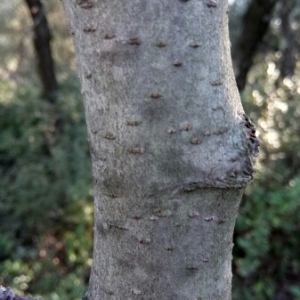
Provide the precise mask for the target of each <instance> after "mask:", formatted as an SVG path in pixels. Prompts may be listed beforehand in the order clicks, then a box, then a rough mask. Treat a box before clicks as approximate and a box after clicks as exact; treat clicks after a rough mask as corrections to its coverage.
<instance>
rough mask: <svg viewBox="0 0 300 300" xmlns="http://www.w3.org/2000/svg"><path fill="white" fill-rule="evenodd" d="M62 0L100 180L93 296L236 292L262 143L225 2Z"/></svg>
mask: <svg viewBox="0 0 300 300" xmlns="http://www.w3.org/2000/svg"><path fill="white" fill-rule="evenodd" d="M64 5H65V9H66V12H67V17H68V19H69V23H70V30H71V33H72V34H73V35H74V41H75V48H76V55H77V59H78V67H79V74H80V79H81V84H82V94H83V96H84V102H85V109H86V118H87V124H88V133H89V142H90V148H91V155H92V163H93V176H94V195H95V227H94V229H95V235H94V239H95V241H94V257H93V266H92V272H91V278H90V284H89V289H88V292H87V294H86V298H85V299H89V300H100V299H101V300H106V299H110V300H111V299H143V300H146V299H149V300H150V299H151V300H158V299H159V300H167V299H172V300H176V299H178V300H191V299H195V300H196V299H198V300H199V299H205V300H207V299H214V300H218V299H222V300H227V299H231V250H232V247H233V244H232V234H233V228H234V223H235V218H236V215H237V210H238V206H239V202H240V199H241V195H242V192H243V189H244V187H245V185H246V184H247V183H249V182H250V181H251V180H252V172H253V168H252V163H253V157H254V155H255V154H256V153H257V146H258V142H257V140H256V138H255V130H254V128H253V126H252V124H251V123H250V121H249V120H248V119H247V117H246V116H244V113H243V108H242V106H241V102H240V98H239V94H238V91H237V88H236V84H235V80H234V75H233V70H232V65H231V60H230V50H229V40H228V28H227V21H228V20H227V1H226V0H219V1H216V2H213V1H195V0H191V1H187V0H185V1H180V0H177V1H170V0H152V1H146V0H131V1H119V0H101V1H96V0H95V1H90V0H85V1H84V0H77V1H76V2H75V1H72V0H64Z"/></svg>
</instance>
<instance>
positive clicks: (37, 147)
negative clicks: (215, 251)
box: [0, 0, 300, 300]
mask: <svg viewBox="0 0 300 300" xmlns="http://www.w3.org/2000/svg"><path fill="white" fill-rule="evenodd" d="M45 4H46V9H47V17H48V21H49V25H50V26H51V30H52V33H53V37H54V39H53V41H52V46H53V53H54V59H55V61H56V69H57V76H58V81H59V83H60V92H59V95H58V101H57V103H56V104H55V105H50V104H49V103H47V102H46V101H44V100H43V99H41V98H40V96H39V94H40V83H39V80H38V76H37V74H36V72H35V70H34V69H33V67H32V66H33V65H34V64H35V58H34V53H33V48H32V41H31V38H32V32H31V20H30V16H29V14H28V12H27V10H26V7H25V5H24V3H23V1H22V0H5V1H4V3H3V4H1V11H0V42H1V46H3V47H2V48H1V55H0V65H1V68H0V78H1V80H0V90H1V93H0V178H1V180H0V206H1V209H0V232H1V238H0V284H3V285H9V286H10V287H11V288H13V289H14V290H16V291H18V292H20V293H23V292H24V293H26V294H32V295H35V296H37V295H41V296H43V297H44V299H45V300H63V299H74V300H76V299H81V297H82V296H83V293H84V290H85V288H86V285H87V282H88V277H89V272H90V266H91V261H92V260H91V255H92V234H93V233H92V227H93V204H92V179H91V166H90V159H89V154H88V145H87V140H86V139H87V135H86V127H85V121H84V110H83V105H82V100H81V96H80V91H79V89H80V88H79V83H78V80H77V77H76V65H75V57H74V50H73V45H72V41H71V38H70V35H69V33H68V31H67V24H66V21H65V18H64V12H63V8H62V5H61V3H60V2H59V1H58V0H53V1H51V2H45ZM246 4H247V1H246V0H241V1H238V2H236V3H235V4H234V5H233V6H232V10H231V14H232V15H231V20H232V25H233V26H232V27H233V28H234V29H235V30H232V31H231V33H232V39H234V38H236V37H237V35H238V34H239V31H238V30H237V29H238V28H239V22H241V17H240V16H241V13H242V12H243V11H244V10H245V5H246ZM278 24H279V23H278V20H277V19H276V18H274V20H273V21H272V28H271V29H272V30H271V31H270V33H269V34H268V36H267V37H266V39H267V43H266V44H265V45H264V49H263V51H260V53H259V54H258V55H256V57H255V63H254V65H253V67H252V69H251V72H250V74H249V76H248V84H247V87H246V89H245V90H244V92H243V94H242V100H243V105H244V107H245V111H246V112H247V114H248V115H249V116H250V117H251V118H252V120H253V121H254V123H256V124H257V127H258V131H259V133H260V136H259V138H260V139H261V140H262V141H263V145H262V147H261V155H260V158H259V161H258V165H257V172H256V175H255V177H256V178H255V181H254V183H253V184H252V185H251V186H249V187H248V188H247V190H246V193H245V196H244V199H243V202H242V205H241V208H240V214H239V217H238V219H237V225H236V231H235V237H234V239H235V248H234V262H233V270H234V282H233V298H234V299H235V300H241V299H243V300H248V299H249V300H250V299H251V300H253V299H255V300H269V299H274V300H275V299H276V300H279V299H280V300H289V299H300V218H299V215H300V201H299V197H300V173H299V168H300V143H299V140H300V119H299V118H300V64H299V62H298V64H297V69H296V73H295V75H294V76H293V77H291V78H281V76H280V62H281V57H282V39H281V36H280V32H279V30H278ZM297 55H298V56H297V57H298V60H299V53H298V54H297Z"/></svg>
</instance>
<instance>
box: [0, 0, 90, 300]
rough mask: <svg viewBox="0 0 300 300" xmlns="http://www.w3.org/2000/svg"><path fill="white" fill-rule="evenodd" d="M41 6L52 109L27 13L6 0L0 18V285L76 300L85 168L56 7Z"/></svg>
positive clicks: (86, 267)
mask: <svg viewBox="0 0 300 300" xmlns="http://www.w3.org/2000/svg"><path fill="white" fill-rule="evenodd" d="M46 8H47V16H48V18H49V23H50V24H53V26H52V28H51V29H52V32H53V36H54V39H53V41H52V44H53V50H54V57H55V60H56V64H57V74H58V79H59V82H60V92H59V94H58V101H57V103H56V104H55V105H51V104H49V103H48V102H47V101H45V100H44V99H41V97H40V90H41V87H40V82H39V79H38V75H37V74H36V70H35V69H34V67H33V66H34V65H35V57H34V52H33V48H32V33H31V19H30V16H29V13H28V11H27V7H26V6H25V4H24V3H23V1H19V0H14V1H6V2H5V5H4V7H3V11H1V12H0V14H1V17H0V25H1V26H0V40H1V41H2V43H3V45H4V47H3V49H2V50H1V54H2V55H1V56H0V57H1V58H0V60H1V63H2V67H1V69H0V76H1V80H0V82H1V83H0V89H1V93H0V178H1V180H0V206H1V209H0V231H1V239H0V284H3V285H8V286H10V287H11V288H13V289H14V290H15V291H17V292H19V293H23V292H24V293H26V294H33V295H42V296H43V297H44V299H45V300H58V299H75V300H76V299H81V298H82V296H83V294H84V292H85V288H86V285H87V282H88V278H89V272H90V266H91V262H92V260H91V255H92V236H93V230H92V228H93V203H92V179H91V165H90V159H89V150H88V144H87V133H86V125H85V118H84V109H83V104H82V99H81V95H80V88H79V83H78V79H77V75H76V71H75V63H74V53H73V46H72V41H71V38H70V37H69V34H68V32H67V26H66V23H65V21H64V20H65V19H64V12H63V7H62V5H61V4H60V3H59V2H58V1H57V2H52V3H51V5H48V6H47V7H46ZM61 20H63V21H61ZM24 24H25V25H26V26H24Z"/></svg>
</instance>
